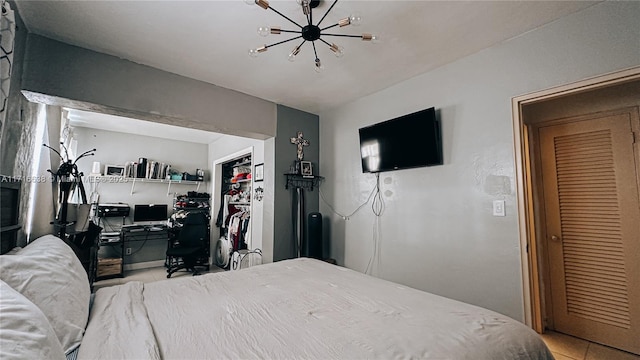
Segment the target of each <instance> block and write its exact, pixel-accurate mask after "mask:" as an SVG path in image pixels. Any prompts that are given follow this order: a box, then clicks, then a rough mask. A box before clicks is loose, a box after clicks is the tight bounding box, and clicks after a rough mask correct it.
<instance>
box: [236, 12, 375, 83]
mask: <svg viewBox="0 0 640 360" xmlns="http://www.w3.org/2000/svg"><path fill="white" fill-rule="evenodd" d="M296 1H297V3H298V4H299V5H300V6H301V7H302V13H303V14H304V16H305V18H306V21H305V23H304V25H300V24H298V23H297V22H295V21H293V20H291V19H290V18H289V17H287V16H286V15H284V14H282V13H281V12H279V11H278V10H276V9H274V8H273V7H272V6H270V5H269V2H268V1H267V0H245V2H246V3H247V4H249V5H253V4H256V5H258V6H260V7H261V8H263V9H265V10H267V9H270V10H272V11H274V12H275V13H276V14H278V15H280V16H282V17H283V18H285V19H287V20H288V21H289V22H291V23H292V24H295V25H296V26H297V27H298V28H299V30H285V29H281V28H280V27H276V26H272V27H267V26H261V27H259V28H258V34H260V35H261V36H267V35H269V34H273V35H280V34H282V33H291V34H299V36H295V37H292V38H290V39H287V40H283V41H279V42H276V43H273V44H270V45H263V46H260V47H258V48H256V49H250V50H249V55H250V56H251V57H257V56H258V54H260V53H262V52H265V51H267V50H268V49H269V48H270V47H272V46H276V45H280V44H284V43H286V42H289V41H293V40H296V39H302V42H301V43H300V44H299V45H298V46H296V47H294V48H293V51H291V53H290V54H289V61H294V60H295V59H296V56H298V54H299V53H300V48H301V47H302V45H304V44H305V43H306V42H307V41H309V42H311V45H313V53H314V55H315V67H314V69H315V70H316V71H317V72H320V71H321V70H322V69H323V66H322V62H321V61H320V58H319V57H318V51H317V49H316V41H320V42H322V43H324V44H325V45H327V46H328V47H329V49H330V50H331V51H332V52H333V54H334V55H335V56H336V57H342V55H344V48H343V47H342V46H339V45H336V44H335V43H329V42H327V41H325V40H324V39H323V38H322V37H324V36H335V37H350V38H360V39H362V40H363V41H370V42H373V43H375V42H377V40H378V37H377V36H375V35H373V34H367V33H364V34H362V35H348V34H333V33H327V32H326V31H327V30H329V29H333V28H335V27H345V26H348V25H354V26H357V25H360V23H361V22H362V18H361V17H360V15H358V14H353V15H350V16H349V17H346V18H344V19H341V20H340V21H338V22H337V23H336V24H333V25H329V26H326V27H320V25H321V24H322V21H323V20H324V18H325V17H327V14H329V12H330V11H331V9H333V7H334V6H335V5H336V3H337V2H338V0H335V1H334V2H333V4H331V6H330V7H329V9H328V10H327V12H326V13H325V14H324V16H322V18H320V20H319V21H318V22H317V23H316V24H313V9H315V8H316V7H318V5H320V0H296Z"/></svg>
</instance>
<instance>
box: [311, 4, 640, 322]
mask: <svg viewBox="0 0 640 360" xmlns="http://www.w3.org/2000/svg"><path fill="white" fill-rule="evenodd" d="M638 18H640V3H638V2H605V3H601V4H598V5H595V6H593V7H590V8H588V9H586V10H584V11H581V12H579V13H576V14H573V15H570V16H567V17H565V18H563V19H560V20H558V21H556V22H553V23H550V24H548V25H546V26H543V27H541V28H538V29H536V30H534V31H531V32H529V33H526V34H523V35H521V36H519V37H516V38H514V39H511V40H509V41H506V42H504V43H501V44H498V45H496V46H493V47H491V48H489V49H486V50H484V51H481V52H478V53H476V54H474V55H471V56H468V57H466V58H463V59H461V60H459V61H456V62H454V63H452V64H449V65H446V66H442V67H440V68H438V69H436V70H433V71H431V72H428V73H425V74H423V75H421V76H417V77H415V78H413V79H410V80H408V81H405V82H402V83H400V84H397V85H395V86H393V87H390V88H388V89H386V90H383V91H380V92H378V93H375V94H372V95H370V96H367V97H364V98H361V99H359V100H357V101H354V102H351V103H349V104H345V105H344V106H341V107H339V108H336V109H333V110H331V111H325V112H322V113H321V114H320V119H321V121H320V139H321V146H320V149H321V153H320V158H321V167H320V170H321V173H322V175H324V176H325V177H326V180H325V182H324V185H323V187H322V191H323V194H324V195H325V197H326V198H327V200H328V201H329V203H330V204H331V205H332V206H333V207H334V208H336V210H338V211H340V212H342V213H349V212H351V211H353V210H354V209H355V208H356V207H357V206H358V205H359V204H361V203H363V202H364V201H365V200H366V199H367V196H368V194H369V193H370V191H371V189H372V188H373V187H374V184H375V176H374V175H372V174H362V173H361V169H360V155H359V144H358V129H359V128H360V127H363V126H365V125H370V124H374V123H377V122H380V121H384V120H387V119H391V118H394V117H396V116H400V115H403V114H406V113H410V112H413V111H417V110H421V109H424V108H427V107H431V106H435V107H436V108H437V109H438V110H439V116H440V118H441V121H442V127H443V130H442V131H443V143H444V165H443V166H435V167H428V168H421V169H412V170H402V171H392V172H385V173H382V174H381V175H380V180H381V191H382V197H383V199H384V202H385V206H386V207H385V210H384V213H383V215H382V216H381V217H380V219H379V224H380V227H379V228H378V231H379V232H380V237H379V238H380V254H381V256H380V259H379V265H380V266H379V267H376V268H375V269H374V271H373V274H374V275H376V276H379V277H381V278H384V279H389V280H392V281H397V282H400V283H403V284H406V285H409V286H412V287H415V288H419V289H423V290H427V291H430V292H433V293H435V294H440V295H443V296H446V297H450V298H454V299H458V300H462V301H465V302H469V303H472V304H476V305H480V306H483V307H487V308H489V309H493V310H495V311H498V312H500V313H503V314H506V315H508V316H510V317H513V318H515V319H518V320H520V321H523V319H524V315H523V296H522V286H523V285H522V280H521V262H520V249H519V246H520V245H519V238H518V224H517V214H516V204H515V201H516V197H515V183H514V181H515V180H514V150H513V135H512V132H513V129H512V119H511V98H512V97H514V96H517V95H521V94H525V93H530V92H533V91H537V90H541V89H545V88H549V87H553V86H557V85H561V84H567V83H571V82H574V81H578V80H581V79H584V78H587V77H592V76H596V75H599V74H603V73H607V72H612V71H615V70H620V69H625V68H629V67H633V66H638V65H640V22H638ZM407 140H408V141H420V134H413V133H411V129H407ZM493 200H505V201H506V217H494V216H492V201H493ZM320 209H321V211H322V212H323V213H324V214H325V216H328V215H330V214H331V211H330V209H329V207H328V206H327V205H326V204H324V203H323V204H321V206H320ZM325 219H326V217H325ZM374 220H375V217H374V215H373V214H372V211H371V210H370V207H364V208H363V210H362V211H360V212H359V213H358V214H356V215H355V216H353V217H352V218H351V219H350V220H343V219H342V218H340V217H338V216H336V215H330V221H331V223H330V229H331V247H332V248H331V256H332V257H334V258H336V259H337V260H338V263H339V264H344V265H345V266H347V267H349V268H352V269H355V270H358V271H364V270H365V268H366V266H367V264H368V262H369V261H370V258H371V255H372V253H373V245H372V244H373V239H374V237H373V236H374ZM373 262H374V264H377V263H378V259H374V261H373Z"/></svg>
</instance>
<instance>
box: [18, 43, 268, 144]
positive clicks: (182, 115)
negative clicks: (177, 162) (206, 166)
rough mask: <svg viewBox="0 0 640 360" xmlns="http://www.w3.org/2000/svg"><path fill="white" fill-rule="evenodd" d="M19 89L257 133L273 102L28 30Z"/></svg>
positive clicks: (82, 105) (60, 101) (55, 100)
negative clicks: (29, 32) (69, 43)
mask: <svg viewBox="0 0 640 360" xmlns="http://www.w3.org/2000/svg"><path fill="white" fill-rule="evenodd" d="M22 89H23V90H26V91H27V94H28V97H29V99H30V100H31V101H35V102H46V103H48V104H54V105H64V106H69V105H71V104H72V105H73V106H70V107H73V108H77V109H81V110H88V111H97V112H103V113H107V114H112V115H120V116H125V117H127V116H128V117H134V118H138V119H142V120H149V121H156V122H161V123H165V124H170V125H177V126H185V127H191V128H195V129H201V130H207V131H214V132H220V133H225V134H232V135H238V136H247V137H252V138H257V139H266V138H268V137H271V136H274V135H275V131H276V118H275V116H276V115H275V104H274V103H272V102H269V101H266V100H263V99H259V98H257V97H254V96H250V95H247V94H243V93H240V92H237V91H233V90H229V89H225V88H222V87H219V86H216V85H213V84H209V83H205V82H203V81H198V80H194V79H190V78H187V77H184V76H179V75H176V74H172V73H169V72H166V71H162V70H159V69H155V68H152V67H149V66H145V65H140V64H137V63H134V62H132V61H128V60H124V59H121V58H118V57H115V56H111V55H107V54H103V53H98V52H95V51H91V50H87V49H83V48H80V47H77V46H72V45H68V44H65V43H62V42H58V41H54V40H51V39H48V38H45V37H42V36H39V35H35V34H29V35H28V40H27V50H26V55H25V62H24V72H23V78H22Z"/></svg>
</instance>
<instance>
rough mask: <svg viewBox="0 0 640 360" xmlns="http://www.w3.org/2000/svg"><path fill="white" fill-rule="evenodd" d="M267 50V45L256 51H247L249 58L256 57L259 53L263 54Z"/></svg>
mask: <svg viewBox="0 0 640 360" xmlns="http://www.w3.org/2000/svg"><path fill="white" fill-rule="evenodd" d="M268 49H269V48H268V47H267V45H262V46H260V47H259V48H257V49H249V56H251V57H258V54H259V53H261V52H265V51H267V50H268Z"/></svg>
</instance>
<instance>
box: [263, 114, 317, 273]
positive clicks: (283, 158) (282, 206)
mask: <svg viewBox="0 0 640 360" xmlns="http://www.w3.org/2000/svg"><path fill="white" fill-rule="evenodd" d="M298 131H302V132H303V134H304V138H305V139H308V140H309V142H310V144H309V146H305V147H304V160H305V161H311V162H312V163H313V165H314V170H315V171H316V172H317V170H318V160H319V153H320V141H319V138H318V136H319V125H318V116H317V115H314V114H310V113H307V112H304V111H300V110H296V109H292V108H290V107H287V106H283V105H278V134H277V136H276V138H275V143H274V146H275V167H274V173H275V174H274V178H275V184H274V198H275V202H274V209H273V214H274V229H273V230H274V235H273V237H274V240H273V261H278V260H283V259H290V258H292V257H294V254H295V253H294V244H295V243H294V233H293V225H292V224H293V223H292V215H291V207H292V191H293V190H292V189H289V190H287V189H285V176H284V174H285V173H288V172H289V167H290V166H291V163H292V162H293V161H294V160H296V158H297V157H296V149H297V148H296V146H295V145H294V144H292V143H291V138H292V137H295V136H296V135H297V133H298ZM318 209H319V204H318V190H317V189H314V190H313V191H306V192H305V214H309V213H310V212H317V211H318Z"/></svg>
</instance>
